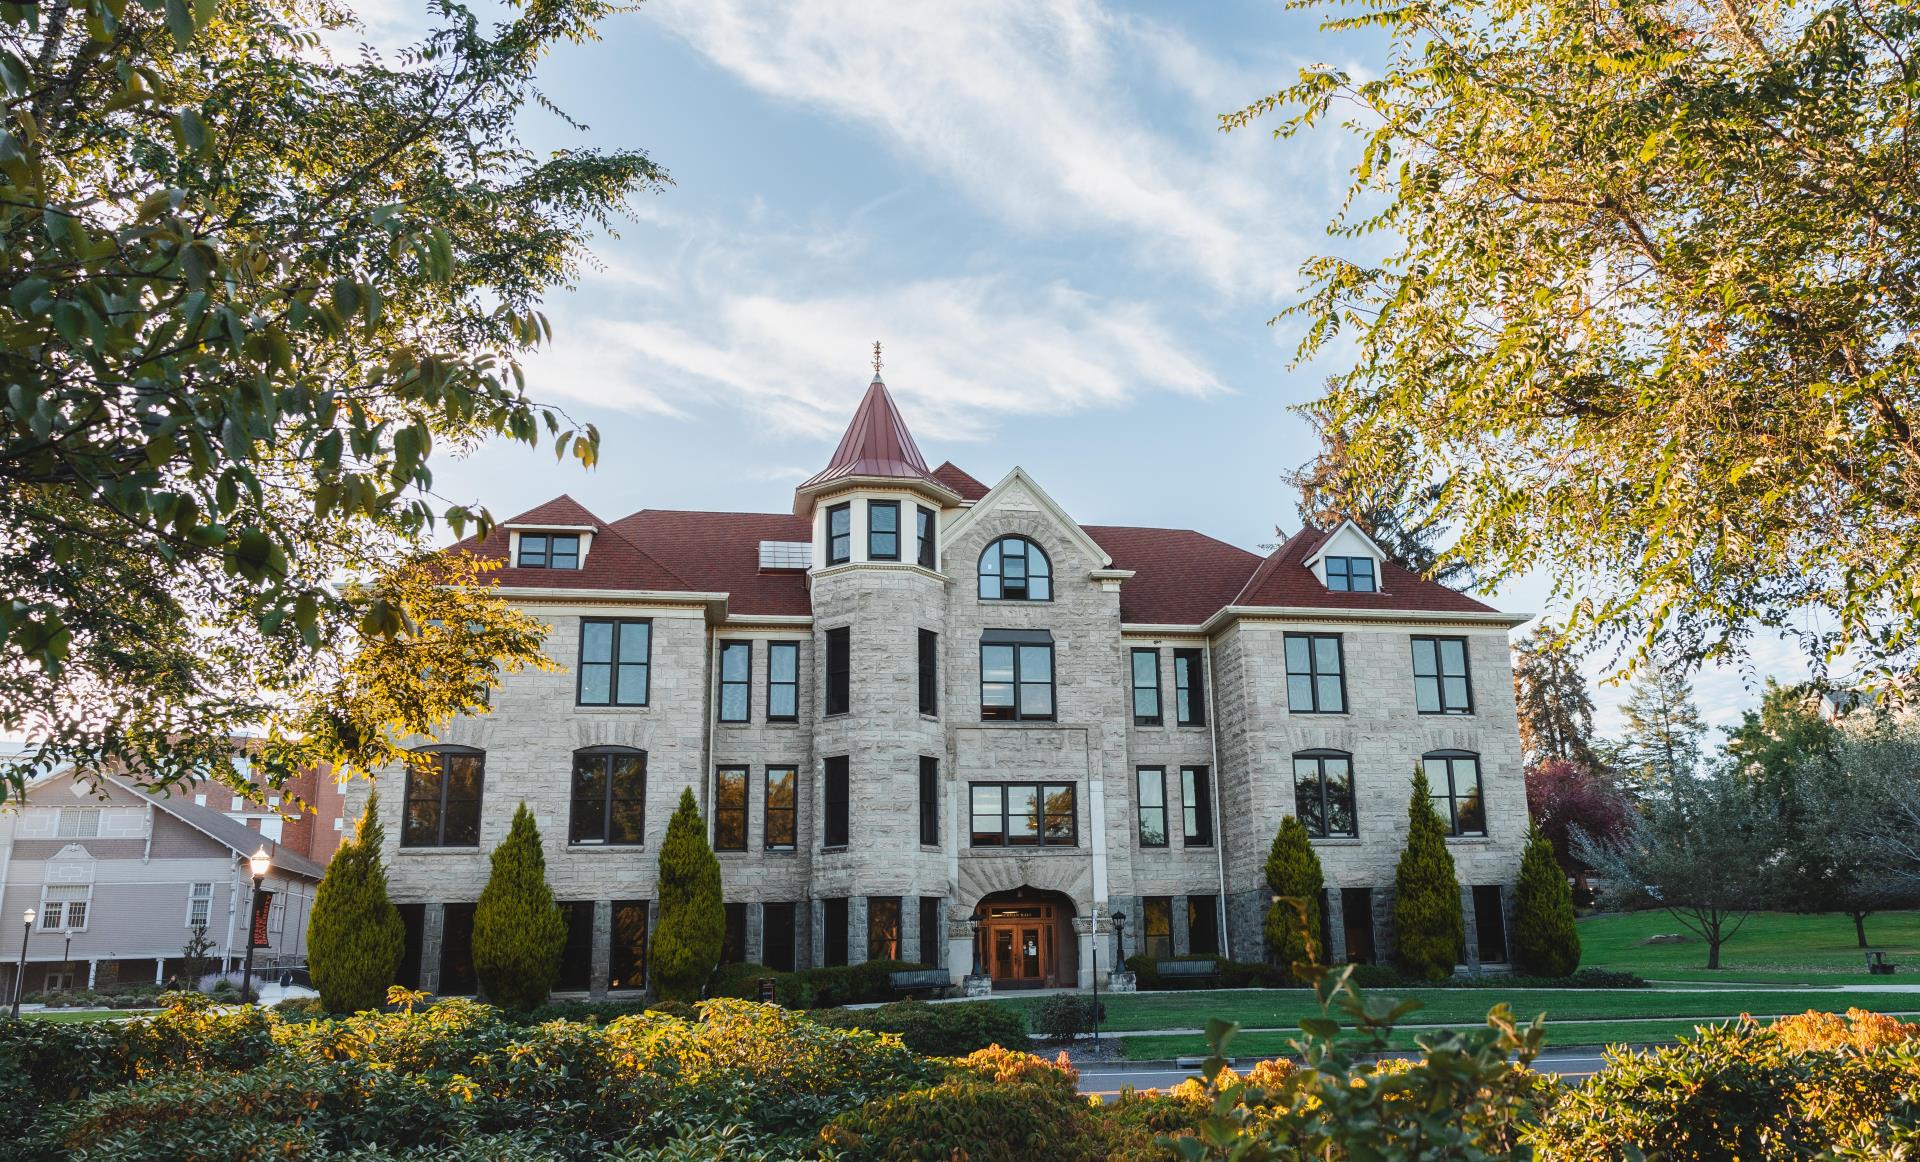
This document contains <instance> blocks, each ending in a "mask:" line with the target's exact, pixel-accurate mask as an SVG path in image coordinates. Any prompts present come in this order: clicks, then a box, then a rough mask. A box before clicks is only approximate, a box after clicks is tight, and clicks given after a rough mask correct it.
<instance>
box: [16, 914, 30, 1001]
mask: <svg viewBox="0 0 1920 1162" xmlns="http://www.w3.org/2000/svg"><path fill="white" fill-rule="evenodd" d="M33 917H34V911H33V909H32V908H28V909H27V911H26V914H25V915H24V916H23V917H22V919H23V920H24V921H25V923H23V924H22V925H21V928H20V963H19V965H18V966H17V967H16V968H15V969H14V972H13V1019H14V1020H16V1021H17V1020H19V1019H20V994H21V993H23V992H25V991H26V987H27V937H29V936H31V935H33Z"/></svg>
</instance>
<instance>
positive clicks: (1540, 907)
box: [1513, 827, 1580, 976]
mask: <svg viewBox="0 0 1920 1162" xmlns="http://www.w3.org/2000/svg"><path fill="white" fill-rule="evenodd" d="M1513 960H1514V964H1515V965H1516V966H1517V967H1518V968H1519V969H1520V970H1521V971H1522V972H1530V973H1533V974H1534V975H1536V976H1571V975H1572V974H1573V970H1574V969H1576V968H1579V967H1580V933H1579V932H1577V931H1576V930H1575V929H1574V926H1573V893H1572V891H1571V890H1569V889H1568V887H1567V873H1566V872H1565V871H1563V870H1562V869H1561V867H1560V861H1559V860H1558V859H1557V858H1556V857H1555V856H1554V853H1553V842H1552V841H1551V840H1549V839H1548V838H1547V835H1546V832H1544V831H1541V830H1540V829H1539V828H1538V827H1530V828H1528V829H1527V851H1526V854H1525V855H1524V856H1522V857H1521V859H1520V882H1519V883H1518V884H1516V885H1515V886H1514V890H1513Z"/></svg>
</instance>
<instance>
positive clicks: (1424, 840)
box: [1393, 767, 1467, 980]
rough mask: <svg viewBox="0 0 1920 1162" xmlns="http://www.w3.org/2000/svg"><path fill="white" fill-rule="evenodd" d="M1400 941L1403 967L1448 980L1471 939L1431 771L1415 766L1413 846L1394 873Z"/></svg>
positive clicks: (1410, 812)
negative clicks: (1435, 804)
mask: <svg viewBox="0 0 1920 1162" xmlns="http://www.w3.org/2000/svg"><path fill="white" fill-rule="evenodd" d="M1393 927H1394V941H1395V946H1396V949H1397V952H1398V959H1399V962H1400V967H1401V968H1402V969H1403V970H1404V971H1405V972H1406V973H1407V975H1409V976H1412V977H1416V978H1418V979H1422V980H1445V979H1446V978H1447V977H1448V976H1450V975H1452V973H1453V966H1454V965H1455V964H1456V963H1457V962H1458V958H1459V955H1460V948H1461V946H1462V945H1463V944H1465V943H1466V938H1467V923H1466V917H1465V916H1463V915H1462V914H1461V911H1460V881H1459V879H1458V878H1457V877H1456V876H1455V875H1454V870H1453V856H1452V855H1450V854H1449V853H1448V852H1447V825H1446V824H1445V823H1442V822H1441V821H1440V813H1439V812H1438V811H1435V810H1434V809H1433V799H1432V789H1431V788H1430V787H1429V786H1428V785H1427V772H1426V771H1425V770H1424V769H1423V768H1421V767H1415V768H1414V769H1413V797H1412V799H1411V801H1409V802H1408V804H1407V846H1406V850H1404V851H1402V852H1401V853H1400V866H1399V868H1398V869H1397V870H1396V871H1395V872H1394V874H1393Z"/></svg>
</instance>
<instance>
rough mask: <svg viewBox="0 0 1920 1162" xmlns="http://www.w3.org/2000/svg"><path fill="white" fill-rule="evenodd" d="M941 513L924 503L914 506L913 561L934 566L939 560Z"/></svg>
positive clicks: (917, 563) (923, 566)
mask: <svg viewBox="0 0 1920 1162" xmlns="http://www.w3.org/2000/svg"><path fill="white" fill-rule="evenodd" d="M939 536H940V514H939V513H937V512H935V511H933V510H932V509H930V508H928V507H927V506H926V505H924V504H916V505H914V506H913V563H914V564H916V565H918V566H920V567H921V568H922V569H932V568H934V563H935V562H936V561H938V560H939V548H940V547H939V544H938V540H939Z"/></svg>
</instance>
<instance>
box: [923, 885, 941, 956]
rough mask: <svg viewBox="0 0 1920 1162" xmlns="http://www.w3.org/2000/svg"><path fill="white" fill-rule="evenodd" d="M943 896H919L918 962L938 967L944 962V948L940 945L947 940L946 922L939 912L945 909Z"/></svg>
mask: <svg viewBox="0 0 1920 1162" xmlns="http://www.w3.org/2000/svg"><path fill="white" fill-rule="evenodd" d="M945 901H946V897H945V896H921V897H920V963H922V964H931V965H933V966H934V967H935V968H939V967H941V966H942V965H944V964H945V963H946V959H947V958H946V949H945V948H943V947H941V946H942V945H944V944H945V943H946V942H947V933H946V927H947V926H946V924H945V923H944V922H942V920H941V913H942V912H944V911H946V904H945Z"/></svg>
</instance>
